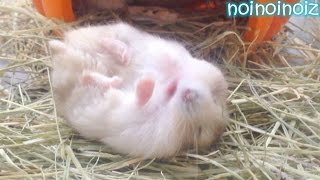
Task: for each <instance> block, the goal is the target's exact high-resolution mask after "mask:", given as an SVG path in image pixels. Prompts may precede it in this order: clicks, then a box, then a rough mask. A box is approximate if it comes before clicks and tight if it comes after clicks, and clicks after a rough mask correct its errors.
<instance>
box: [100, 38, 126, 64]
mask: <svg viewBox="0 0 320 180" xmlns="http://www.w3.org/2000/svg"><path fill="white" fill-rule="evenodd" d="M101 45H102V47H103V50H104V51H103V53H110V54H111V55H112V56H114V58H115V59H116V60H117V61H119V62H120V63H121V64H122V65H129V64H130V59H131V57H130V50H129V47H128V46H127V45H126V44H125V43H124V42H122V41H120V40H117V39H114V38H104V39H103V40H102V41H101ZM105 51H106V52H105Z"/></svg>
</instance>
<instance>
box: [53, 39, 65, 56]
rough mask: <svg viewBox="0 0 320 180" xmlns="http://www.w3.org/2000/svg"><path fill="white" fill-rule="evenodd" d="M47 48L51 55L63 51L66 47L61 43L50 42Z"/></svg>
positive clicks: (57, 41) (56, 41)
mask: <svg viewBox="0 0 320 180" xmlns="http://www.w3.org/2000/svg"><path fill="white" fill-rule="evenodd" d="M49 48H50V50H51V52H52V53H59V52H61V51H64V50H65V49H66V48H67V47H66V45H65V44H64V43H63V42H62V41H59V40H51V41H49Z"/></svg>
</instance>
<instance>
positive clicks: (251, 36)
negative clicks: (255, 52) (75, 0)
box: [33, 0, 299, 43]
mask: <svg viewBox="0 0 320 180" xmlns="http://www.w3.org/2000/svg"><path fill="white" fill-rule="evenodd" d="M298 1H299V0H285V2H286V3H296V2H298ZM257 2H260V3H268V2H276V1H275V0H257ZM33 3H34V5H35V7H36V9H37V10H38V11H39V12H40V13H41V14H42V15H44V16H47V17H54V18H58V19H61V20H64V21H66V22H71V21H74V20H75V16H74V13H73V9H72V0H33ZM192 7H193V8H196V9H214V8H215V7H216V5H215V4H214V2H213V3H209V4H208V3H196V4H193V6H192ZM289 18H290V17H276V16H274V17H249V21H248V24H247V27H248V30H247V31H246V32H245V33H244V35H243V39H244V40H245V41H247V42H252V41H255V42H256V43H259V42H262V41H267V40H270V39H271V38H272V37H273V36H274V35H276V34H277V33H278V32H279V31H280V30H281V28H282V27H283V25H284V24H285V23H287V22H288V20H289Z"/></svg>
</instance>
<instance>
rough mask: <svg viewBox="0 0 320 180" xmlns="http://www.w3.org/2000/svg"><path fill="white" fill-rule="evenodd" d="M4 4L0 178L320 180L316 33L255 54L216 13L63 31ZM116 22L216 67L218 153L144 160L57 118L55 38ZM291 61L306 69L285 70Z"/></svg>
mask: <svg viewBox="0 0 320 180" xmlns="http://www.w3.org/2000/svg"><path fill="white" fill-rule="evenodd" d="M8 2H10V1H8ZM8 2H7V3H6V1H3V2H2V3H1V4H0V24H1V27H0V47H1V48H0V79H1V86H0V97H1V99H0V179H82V178H83V179H225V178H227V179H320V60H319V59H320V57H319V55H320V50H318V49H317V48H316V47H317V45H318V46H319V35H320V34H319V32H311V31H309V29H308V33H309V34H310V35H311V36H312V37H314V38H313V39H314V41H313V42H312V43H313V44H307V43H305V42H304V41H303V39H297V37H295V34H293V33H292V31H290V29H289V28H286V29H285V31H284V32H282V33H281V34H280V35H279V36H278V38H277V39H276V40H275V41H273V42H267V43H265V44H264V45H262V46H260V47H258V48H256V49H252V48H253V46H250V44H245V43H243V42H242V41H241V40H240V38H239V35H238V34H239V33H241V32H242V31H243V29H244V26H243V25H241V24H244V23H243V22H242V23H241V22H240V23H237V24H235V22H234V21H233V20H231V19H227V20H225V19H221V18H220V17H219V16H218V15H217V14H214V15H213V14H197V15H195V14H191V15H190V14H189V15H182V16H181V17H180V18H179V19H178V21H177V23H176V24H169V25H164V24H159V23H158V22H155V21H152V20H150V19H144V18H141V17H131V18H130V17H126V16H123V15H121V14H117V13H114V12H104V13H100V14H91V15H88V16H83V17H82V18H81V19H80V20H79V21H78V22H75V23H71V24H65V23H62V22H56V21H52V20H48V19H47V18H44V17H42V16H41V15H39V14H38V13H37V12H36V11H35V10H34V9H32V5H31V4H30V2H29V1H26V2H25V1H18V3H16V4H15V3H12V2H11V3H8ZM120 18H122V19H124V20H127V21H130V22H131V23H133V24H135V25H137V26H139V27H141V28H143V29H145V30H147V31H149V32H151V33H157V34H160V35H162V36H165V37H171V38H175V39H178V40H179V41H181V42H183V43H184V44H185V45H186V46H187V47H188V49H190V51H191V52H192V53H193V54H194V55H195V56H197V57H203V58H206V59H208V60H210V61H212V62H213V63H215V64H217V65H218V66H219V67H221V68H222V69H223V71H224V72H225V75H226V77H227V81H228V83H229V97H228V107H229V111H230V121H231V123H230V125H229V126H228V128H227V130H226V132H225V133H224V134H223V137H222V138H221V140H220V141H219V143H218V144H217V145H216V146H214V147H212V148H211V149H209V150H202V149H199V150H198V151H195V150H190V151H189V152H187V153H183V154H181V155H179V156H177V157H174V158H171V159H165V160H157V159H153V160H145V161H142V160H140V159H135V158H128V157H125V156H122V155H119V154H117V153H115V152H112V151H111V150H110V149H109V148H108V147H106V146H104V145H102V144H101V143H99V142H94V141H89V140H85V139H83V138H81V137H80V136H79V135H78V134H77V133H75V132H74V131H72V129H70V127H68V126H67V125H66V124H65V122H64V120H63V119H61V118H59V117H58V116H57V115H56V111H55V105H54V101H53V99H52V91H51V86H50V77H49V73H50V54H49V52H48V48H47V41H48V40H49V39H53V38H56V36H55V35H54V33H53V32H52V30H54V29H68V28H70V27H76V26H79V25H86V24H89V22H90V24H96V23H100V24H102V23H106V22H108V21H110V20H115V19H116V20H117V19H120ZM241 21H242V20H241ZM318 21H319V20H318ZM316 23H319V22H316ZM319 25H320V23H319ZM288 52H296V54H295V56H293V55H292V53H288ZM292 59H303V60H306V61H307V63H305V64H303V65H300V66H292V65H291V63H290V62H292V61H291V60H292Z"/></svg>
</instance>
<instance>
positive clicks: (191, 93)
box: [182, 88, 199, 103]
mask: <svg viewBox="0 0 320 180" xmlns="http://www.w3.org/2000/svg"><path fill="white" fill-rule="evenodd" d="M198 96H199V95H198V93H197V91H195V90H193V89H189V88H188V89H186V90H184V91H183V92H182V100H183V101H184V102H186V103H190V102H192V101H194V100H195V99H197V98H198Z"/></svg>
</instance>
